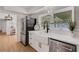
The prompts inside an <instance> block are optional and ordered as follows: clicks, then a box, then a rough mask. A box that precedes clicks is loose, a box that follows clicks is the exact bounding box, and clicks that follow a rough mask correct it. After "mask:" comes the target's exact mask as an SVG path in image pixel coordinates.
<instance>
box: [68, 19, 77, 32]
mask: <svg viewBox="0 0 79 59" xmlns="http://www.w3.org/2000/svg"><path fill="white" fill-rule="evenodd" d="M75 25H76V23H75V22H73V21H72V20H70V21H69V29H70V31H71V32H72V33H73V31H74V29H75Z"/></svg>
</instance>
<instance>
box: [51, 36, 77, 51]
mask: <svg viewBox="0 0 79 59" xmlns="http://www.w3.org/2000/svg"><path fill="white" fill-rule="evenodd" d="M49 52H76V45H74V44H71V43H67V42H63V41H60V40H56V39H53V38H49Z"/></svg>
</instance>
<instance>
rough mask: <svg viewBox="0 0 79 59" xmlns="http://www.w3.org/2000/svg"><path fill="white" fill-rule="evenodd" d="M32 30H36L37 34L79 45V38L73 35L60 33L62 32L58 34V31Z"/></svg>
mask: <svg viewBox="0 0 79 59" xmlns="http://www.w3.org/2000/svg"><path fill="white" fill-rule="evenodd" d="M30 32H34V33H35V34H37V35H40V36H43V37H49V38H53V39H56V40H60V41H64V42H67V43H71V44H75V45H79V39H78V38H74V37H72V36H66V35H60V34H56V33H45V32H42V31H30Z"/></svg>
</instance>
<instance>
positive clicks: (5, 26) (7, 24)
mask: <svg viewBox="0 0 79 59" xmlns="http://www.w3.org/2000/svg"><path fill="white" fill-rule="evenodd" d="M7 15H8V13H0V19H1V21H0V29H2V31H3V32H6V33H7V35H9V34H10V30H11V26H14V28H15V30H16V28H17V26H16V23H17V16H16V15H15V14H10V15H11V16H12V21H5V20H4V17H5V16H7Z"/></svg>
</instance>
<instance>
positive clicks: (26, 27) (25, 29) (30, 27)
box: [21, 16, 36, 46]
mask: <svg viewBox="0 0 79 59" xmlns="http://www.w3.org/2000/svg"><path fill="white" fill-rule="evenodd" d="M35 24H36V18H31V17H28V16H26V18H22V21H21V43H22V44H23V45H25V46H27V45H28V44H29V31H34V26H35Z"/></svg>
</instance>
